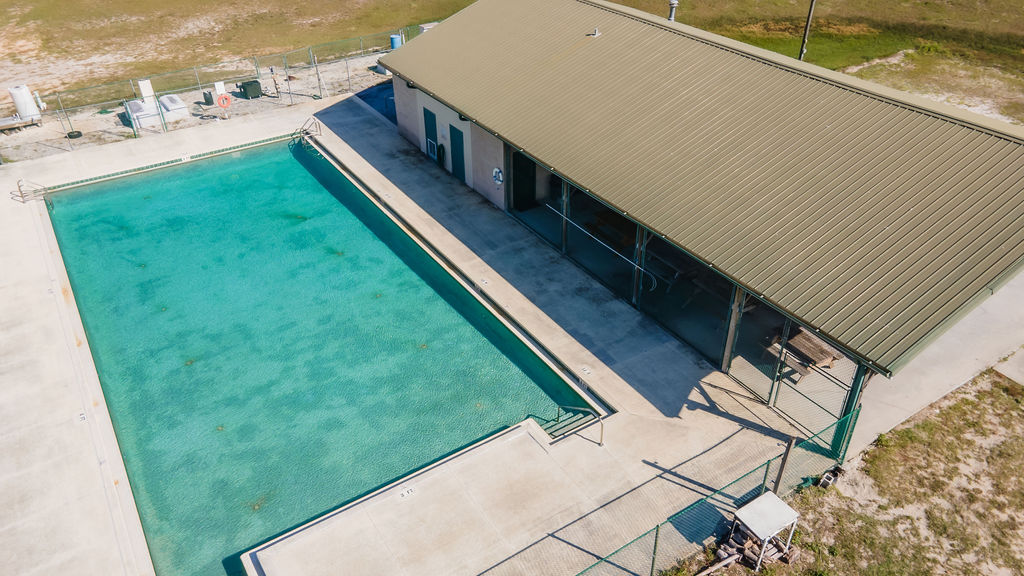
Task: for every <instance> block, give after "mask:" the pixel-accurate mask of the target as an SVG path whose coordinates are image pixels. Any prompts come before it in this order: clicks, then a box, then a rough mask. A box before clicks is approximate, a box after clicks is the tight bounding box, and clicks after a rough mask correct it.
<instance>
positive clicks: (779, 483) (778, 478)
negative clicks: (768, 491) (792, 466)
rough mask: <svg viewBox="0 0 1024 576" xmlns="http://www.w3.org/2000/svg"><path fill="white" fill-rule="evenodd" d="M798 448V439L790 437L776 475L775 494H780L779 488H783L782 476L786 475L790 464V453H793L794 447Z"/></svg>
mask: <svg viewBox="0 0 1024 576" xmlns="http://www.w3.org/2000/svg"><path fill="white" fill-rule="evenodd" d="M794 446H796V438H795V437H793V436H790V437H789V443H787V444H786V451H785V452H783V453H782V461H781V462H779V473H778V474H776V475H775V490H773V492H775V493H776V494H778V493H779V486H782V475H783V474H785V473H786V464H788V463H789V453H790V452H792V451H793V447H794Z"/></svg>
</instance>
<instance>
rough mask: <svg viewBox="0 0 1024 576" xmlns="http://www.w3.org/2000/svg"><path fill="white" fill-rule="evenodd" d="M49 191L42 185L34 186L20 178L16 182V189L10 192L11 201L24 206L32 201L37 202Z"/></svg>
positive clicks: (32, 183) (34, 184) (33, 183)
mask: <svg viewBox="0 0 1024 576" xmlns="http://www.w3.org/2000/svg"><path fill="white" fill-rule="evenodd" d="M49 191H50V189H49V188H47V187H46V186H43V185H42V184H36V183H35V182H30V181H28V180H25V179H24V178H22V179H20V180H18V189H17V190H15V191H12V192H11V199H13V200H17V201H18V202H21V203H22V204H25V203H27V202H30V201H32V200H39V199H40V198H42V197H43V196H45V195H46V193H47V192H49Z"/></svg>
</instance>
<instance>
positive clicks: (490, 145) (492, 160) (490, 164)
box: [470, 124, 508, 210]
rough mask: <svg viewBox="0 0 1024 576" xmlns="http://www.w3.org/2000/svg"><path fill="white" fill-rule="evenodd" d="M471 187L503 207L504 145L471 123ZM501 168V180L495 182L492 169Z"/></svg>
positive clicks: (499, 206)
mask: <svg viewBox="0 0 1024 576" xmlns="http://www.w3.org/2000/svg"><path fill="white" fill-rule="evenodd" d="M470 131H471V132H472V133H473V137H472V141H473V147H472V154H471V156H472V157H473V184H474V185H473V189H474V190H476V191H477V192H479V193H480V194H481V195H483V197H484V198H487V199H488V200H490V201H491V202H492V203H494V204H495V205H496V206H497V207H498V208H501V209H502V210H504V209H505V182H506V181H507V180H508V174H506V173H505V145H504V142H502V141H501V140H499V139H498V137H497V136H495V135H493V134H490V133H488V132H486V131H484V129H483V128H481V127H479V126H477V125H476V124H473V125H472V127H471V128H470ZM495 169H497V170H501V182H500V183H499V182H495V180H494V171H495Z"/></svg>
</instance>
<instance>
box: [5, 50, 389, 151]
mask: <svg viewBox="0 0 1024 576" xmlns="http://www.w3.org/2000/svg"><path fill="white" fill-rule="evenodd" d="M379 57H380V54H369V55H365V56H359V57H354V58H350V59H348V60H347V61H346V60H342V61H337V62H332V63H327V64H320V65H319V66H318V70H319V75H318V74H317V69H314V68H312V67H306V68H300V69H295V68H293V69H291V70H289V74H288V76H287V77H285V76H284V75H283V74H281V73H280V72H279V70H280V68H278V70H275V72H276V73H275V74H272V73H271V70H270V68H269V67H261V68H260V78H259V80H260V84H261V85H262V87H263V91H264V94H265V95H264V96H262V97H260V98H255V99H252V100H247V99H245V98H243V97H242V93H241V91H240V90H239V89H238V87H237V86H236V85H235V84H234V83H228V84H226V85H225V88H226V89H227V90H228V92H229V94H231V96H232V98H231V104H230V106H229V107H228V108H227V109H222V108H220V107H218V106H217V105H216V104H214V105H212V106H209V105H206V104H204V100H203V92H204V91H208V90H212V89H213V87H212V86H210V85H205V86H203V90H198V89H194V90H189V91H185V92H180V93H178V96H179V97H180V98H181V100H182V101H183V102H184V103H185V104H186V105H187V107H188V111H187V115H186V116H185V117H184V118H181V119H167V118H164V119H163V121H161V119H160V118H159V117H155V118H152V119H151V121H150V122H148V123H147V125H146V126H143V127H139V128H137V129H133V128H132V124H131V122H130V120H129V119H128V117H127V115H126V113H125V109H124V107H123V106H119V105H115V104H107V105H100V106H85V107H82V108H78V109H75V110H72V111H70V112H69V113H68V118H66V119H65V118H64V117H62V116H57V115H53V114H47V115H45V116H44V117H43V122H42V124H40V125H39V126H31V127H27V128H23V129H21V130H17V131H9V132H6V133H0V160H2V161H3V162H15V161H19V160H27V159H31V158H39V157H42V156H47V155H50V154H57V153H60V152H66V151H70V150H74V149H77V148H81V147H84V146H95V145H99V144H106V143H110V142H117V141H120V140H124V139H127V138H135V137H139V138H145V137H148V136H152V135H157V134H160V133H161V132H162V131H163V130H164V124H166V129H167V130H178V129H181V128H188V127H190V126H198V125H202V124H208V123H216V122H224V121H230V119H231V118H237V117H241V116H247V115H250V114H256V113H261V112H268V111H272V110H274V109H276V108H280V107H282V106H289V105H291V104H298V103H301V102H308V101H310V100H312V99H318V98H322V97H326V96H331V95H336V94H340V93H344V92H359V91H360V90H363V89H364V88H367V87H369V86H373V85H375V84H379V83H380V82H386V81H387V80H388V79H389V78H390V76H387V75H385V74H383V73H381V72H380V71H379V70H378V69H377V66H376V64H377V59H378V58H379ZM253 75H254V76H255V71H253ZM296 128H297V127H296ZM71 130H76V131H79V132H81V133H82V136H81V137H80V138H76V139H73V140H72V139H68V138H66V137H65V134H66V133H67V132H69V131H71ZM136 133H137V136H136Z"/></svg>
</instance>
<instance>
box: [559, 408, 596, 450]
mask: <svg viewBox="0 0 1024 576" xmlns="http://www.w3.org/2000/svg"><path fill="white" fill-rule="evenodd" d="M563 410H565V411H566V412H568V411H569V410H576V411H577V412H586V413H588V414H590V415H591V416H593V417H595V418H597V423H598V424H600V425H601V436H600V439H599V440H598V442H597V445H598V446H604V419H603V418H601V415H600V414H598V413H597V412H596V411H595V410H593V409H592V408H583V407H582V406H559V407H558V411H557V412H556V413H555V422H560V421H561V420H562V411H563ZM580 426H583V424H580ZM580 426H575V427H573V428H570V429H569V430H567V431H566V432H564V433H562V434H559V436H565V435H567V434H569V433H570V432H573V431H575V430H576V429H577V428H579V427H580Z"/></svg>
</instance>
